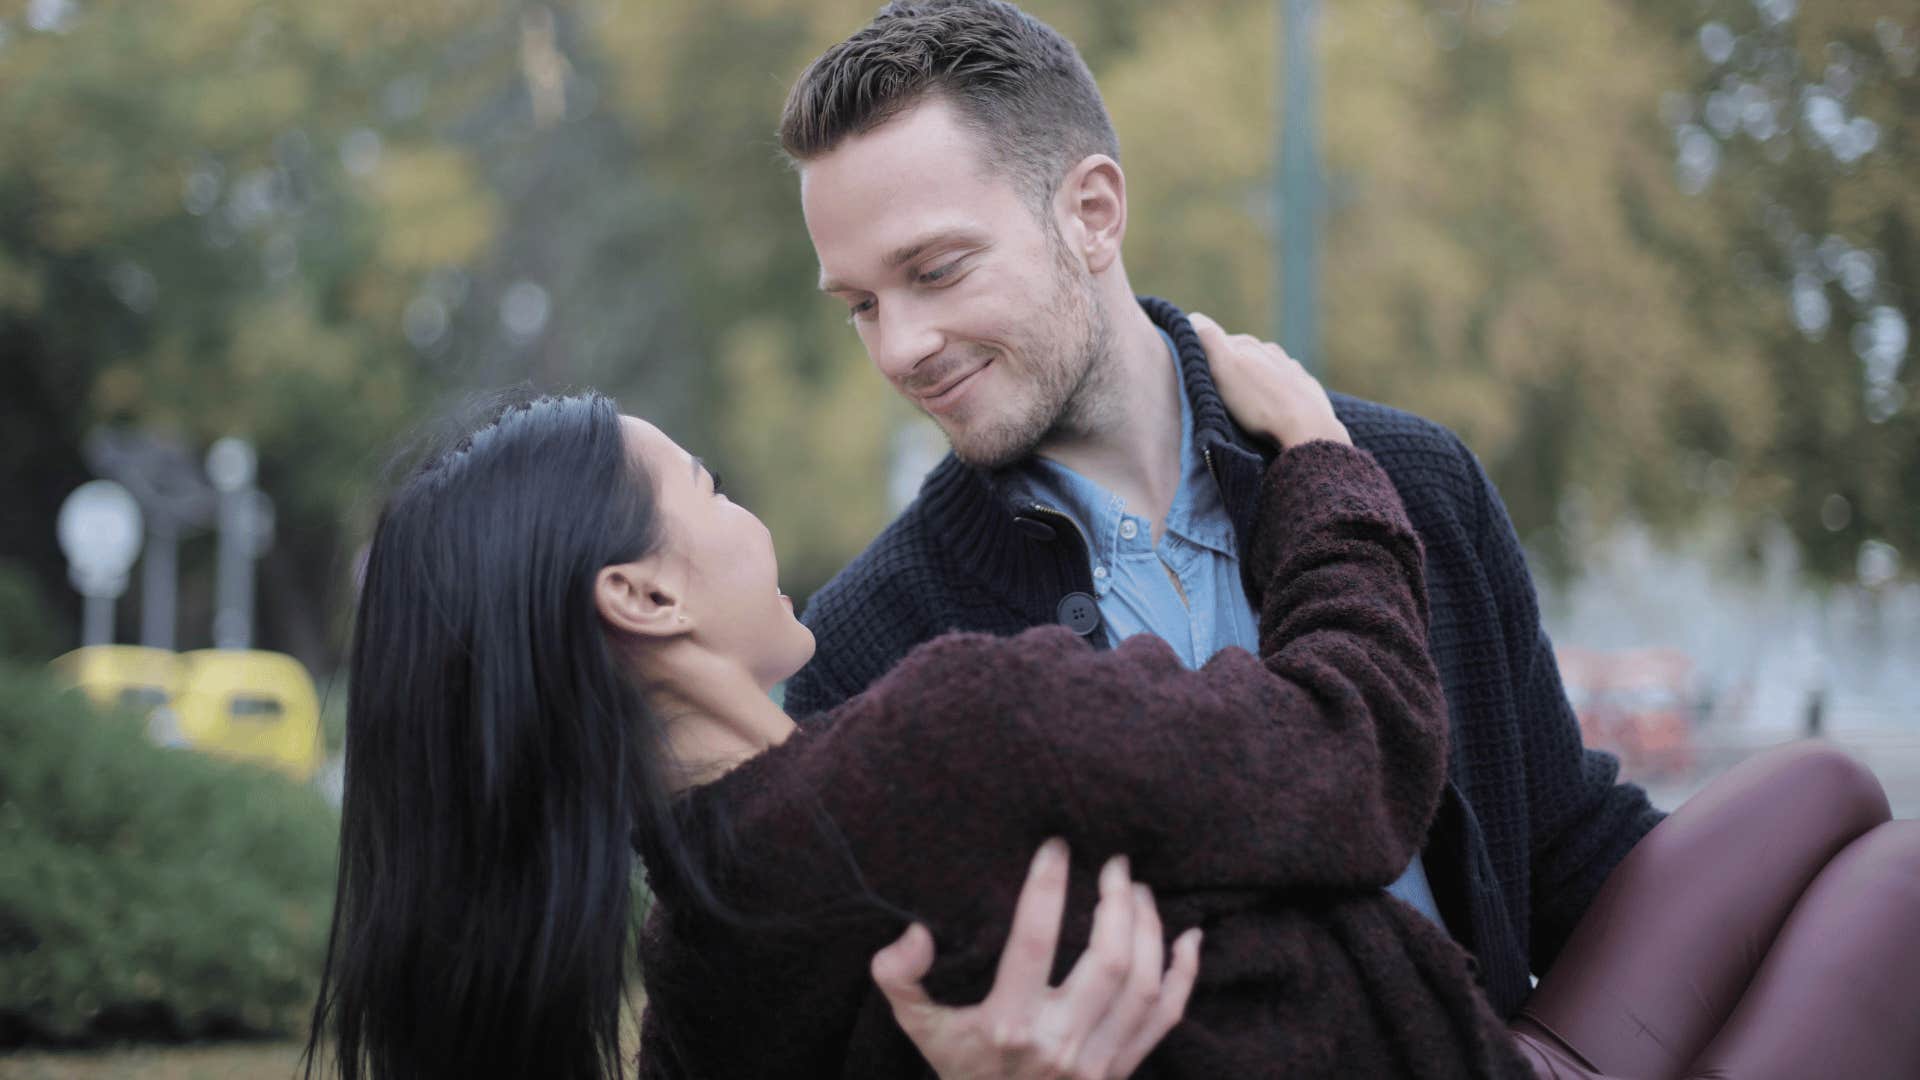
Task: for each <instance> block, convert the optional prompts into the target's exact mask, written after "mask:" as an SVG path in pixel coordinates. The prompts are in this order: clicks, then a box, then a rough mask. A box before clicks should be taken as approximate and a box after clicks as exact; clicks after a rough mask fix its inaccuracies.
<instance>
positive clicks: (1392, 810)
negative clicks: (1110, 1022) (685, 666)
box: [642, 443, 1446, 1076]
mask: <svg viewBox="0 0 1920 1080" xmlns="http://www.w3.org/2000/svg"><path fill="white" fill-rule="evenodd" d="M1266 483H1267V488H1266V491H1265V493H1264V497H1263V499H1262V501H1261V515H1262V516H1261V519H1260V521H1259V523H1258V525H1257V527H1256V529H1255V532H1254V542H1253V544H1252V549H1251V550H1250V551H1248V552H1245V553H1244V557H1245V558H1247V559H1249V560H1250V562H1249V564H1248V569H1249V573H1250V576H1251V580H1252V581H1253V582H1254V585H1255V588H1256V589H1257V590H1258V591H1259V593H1260V596H1259V598H1258V599H1259V601H1260V603H1261V609H1262V614H1261V623H1260V629H1261V635H1260V636H1261V652H1262V656H1261V657H1260V658H1258V659H1256V658H1255V657H1253V656H1252V655H1250V654H1248V653H1246V652H1244V651H1241V650H1228V651H1226V652H1224V653H1222V654H1221V655H1220V656H1218V657H1216V658H1215V659H1214V660H1213V661H1212V662H1210V663H1208V664H1207V665H1206V667H1205V668H1203V669H1202V670H1200V671H1197V672H1196V671H1189V670H1187V669H1186V668H1184V667H1183V666H1182V665H1181V664H1180V662H1179V660H1178V658H1177V657H1176V656H1175V655H1174V654H1173V652H1172V650H1171V649H1169V648H1168V647H1167V646H1166V645H1165V643H1163V642H1161V641H1159V640H1158V639H1156V638H1153V637H1151V636H1148V635H1142V636H1139V637H1136V638H1133V639H1130V640H1128V641H1126V642H1124V643H1122V644H1121V646H1120V647H1119V648H1118V649H1115V650H1112V651H1109V652H1101V651H1096V650H1094V649H1092V648H1090V647H1088V646H1087V645H1086V644H1085V643H1084V642H1082V641H1081V640H1080V639H1078V638H1076V637H1074V636H1073V635H1072V634H1071V632H1069V631H1067V630H1066V629H1065V628H1063V627H1045V628H1041V629H1036V630H1032V631H1029V632H1027V633H1025V634H1022V635H1020V636H1018V637H1015V638H997V637H990V636H985V635H950V636H948V637H945V638H941V639H939V640H936V641H933V642H929V643H928V644H926V645H924V646H922V647H920V648H919V649H917V650H915V651H914V652H913V653H912V654H910V655H909V656H908V657H907V659H905V660H904V661H902V662H901V664H900V665H899V666H898V667H896V668H895V670H894V671H893V672H891V673H890V674H888V675H887V676H886V677H884V678H883V679H881V680H880V681H879V682H878V683H876V684H875V685H874V686H873V687H872V688H870V689H869V690H868V691H867V692H865V693H863V694H861V695H858V696H856V697H854V698H852V699H850V700H849V701H848V702H847V703H846V704H844V705H842V706H841V707H840V708H839V709H837V710H835V711H834V713H833V717H832V719H833V722H832V723H830V724H824V725H815V726H812V727H809V728H805V729H802V730H800V731H798V732H796V733H795V734H794V735H793V736H792V737H791V738H789V740H788V741H787V743H786V744H784V745H783V746H780V747H777V748H775V749H774V750H772V751H769V752H768V753H766V754H763V755H761V756H760V757H759V758H756V759H754V760H752V761H749V762H747V763H745V764H743V765H742V766H740V767H739V768H738V769H736V770H734V771H733V772H732V773H729V774H728V775H727V776H725V777H722V778H721V779H720V780H719V781H716V782H715V783H713V784H711V785H708V786H707V787H705V788H702V789H698V790H697V791H696V792H695V793H694V794H695V803H696V805H698V804H701V803H707V804H709V805H719V804H725V805H726V806H727V808H728V809H727V811H726V813H727V815H728V817H729V818H730V820H731V822H732V827H731V833H730V835H734V836H736V837H737V838H738V839H740V840H742V841H745V842H748V843H750V845H751V847H750V848H747V849H742V850H741V852H740V854H741V855H743V856H744V858H743V859H741V860H738V861H734V862H732V863H730V865H731V866H732V868H733V869H732V870H731V871H730V872H729V873H728V875H727V880H726V881H724V882H722V883H721V884H722V885H723V886H724V890H723V891H725V892H726V893H727V894H728V895H729V896H731V897H733V898H735V899H737V900H738V901H739V902H740V903H741V904H742V905H743V907H745V908H748V909H751V910H754V911H757V912H777V913H784V914H787V915H790V916H793V918H791V919H789V920H787V921H786V922H784V923H779V924H778V925H777V926H775V927H772V928H769V929H767V930H764V931H755V932H748V933H726V934H720V935H715V934H713V933H711V932H708V931H705V930H700V929H698V927H700V926H702V925H704V924H703V923H702V922H701V921H700V920H699V919H698V918H697V917H694V916H692V915H689V914H688V913H687V912H686V911H683V912H681V916H682V918H681V920H680V921H679V922H677V923H675V925H674V926H672V927H668V926H666V925H665V924H664V923H662V922H661V921H660V919H659V918H658V917H657V916H658V915H659V912H658V911H656V919H655V920H653V921H652V922H650V923H649V926H650V928H652V929H654V930H657V931H659V933H656V934H655V935H653V936H652V937H647V936H645V935H643V942H652V946H651V948H649V947H648V946H647V945H646V944H643V948H642V953H643V958H644V960H643V967H644V969H645V972H646V978H647V983H648V990H649V993H650V994H653V995H654V996H655V1000H654V1005H653V1008H654V1009H656V1010H664V1011H663V1012H662V1013H661V1015H660V1016H657V1017H655V1020H656V1023H655V1024H654V1026H653V1030H651V1031H649V1032H648V1034H649V1035H650V1036H651V1037H650V1038H648V1039H646V1040H644V1041H645V1042H647V1043H649V1044H650V1045H651V1046H652V1048H653V1050H652V1052H653V1053H654V1060H655V1062H656V1063H658V1064H660V1065H662V1066H663V1067H664V1065H665V1063H667V1062H669V1061H673V1060H694V1061H701V1062H702V1063H703V1068H702V1069H701V1070H695V1071H703V1072H704V1074H706V1075H715V1076H719V1075H753V1074H755V1070H756V1069H757V1068H758V1067H759V1065H758V1064H756V1062H760V1058H764V1057H766V1055H768V1054H771V1055H773V1058H777V1059H778V1060H782V1061H786V1062H788V1063H789V1064H791V1063H793V1062H796V1061H802V1060H803V1059H807V1055H808V1054H809V1053H813V1054H817V1055H821V1057H822V1061H821V1062H820V1068H821V1069H823V1070H824V1069H826V1068H827V1067H828V1066H827V1064H826V1063H827V1062H834V1063H838V1062H841V1061H842V1060H843V1059H844V1060H845V1061H846V1074H847V1075H871V1074H875V1073H876V1069H877V1070H878V1071H879V1072H885V1071H886V1069H884V1068H881V1067H880V1065H878V1064H876V1063H875V1062H869V1061H867V1060H866V1059H865V1058H863V1057H861V1056H860V1054H861V1053H868V1052H872V1053H888V1052H891V1053H900V1054H905V1055H906V1060H911V1059H912V1051H911V1049H910V1047H908V1046H907V1045H906V1044H905V1042H904V1039H902V1038H901V1037H899V1036H898V1034H897V1032H895V1031H893V1029H892V1027H891V1025H890V1023H888V1022H887V1021H886V1016H887V1013H886V1005H885V1002H884V1000H883V999H881V998H880V997H879V996H878V994H877V992H876V991H874V989H873V986H872V983H871V981H870V980H869V979H868V977H867V973H866V963H867V959H868V958H869V957H870V956H871V955H872V953H873V951H874V950H875V949H877V948H879V947H881V946H882V945H885V944H886V943H887V942H888V941H890V940H892V939H893V937H894V936H895V935H897V934H898V933H899V932H900V929H901V928H902V926H903V925H904V923H905V921H906V920H907V919H909V918H911V919H917V920H920V921H923V922H925V923H927V924H928V926H929V927H930V928H931V929H932V930H933V932H934V935H935V937H936V940H937V941H938V944H939V949H938V953H939V960H938V962H937V964H936V966H935V968H934V971H933V972H932V973H931V974H930V976H929V977H928V979H927V986H928V988H929V990H930V991H931V992H932V993H933V994H934V995H935V996H936V997H937V998H938V999H940V1000H943V1001H956V1002H957V1001H969V1000H978V999H979V997H980V996H981V995H982V994H984V992H985V991H986V989H987V987H988V984H989V983H990V981H991V977H992V972H993V970H994V965H995V963H996V961H997V959H998V957H999V954H1000V950H1001V947H1002V946H1003V944H1004V943H1005V941H1006V937H1007V931H1008V927H1009V924H1010V921H1011V917H1012V912H1013V908H1014V902H1015V898H1016V896H1017V894H1018V892H1019V888H1020V885H1021V882H1022V880H1023V878H1024V874H1025V869H1026V866H1027V862H1028V860H1029V859H1030V858H1031V856H1032V854H1033V852H1034V850H1035V848H1036V847H1037V846H1038V845H1039V844H1040V842H1041V841H1042V840H1044V839H1046V838H1047V837H1049V836H1064V837H1066V838H1067V839H1068V840H1069V842H1070V843H1071V845H1072V849H1073V856H1074V858H1073V862H1074V866H1073V872H1072V875H1071V879H1070V903H1069V914H1068V918H1067V923H1066V926H1065V927H1064V929H1063V936H1062V953H1061V955H1060V957H1059V959H1058V966H1057V967H1056V974H1061V973H1063V972H1064V969H1065V967H1066V966H1067V965H1068V964H1070V963H1071V962H1072V961H1073V960H1074V959H1075V958H1076V957H1077V955H1078V953H1079V951H1080V950H1081V949H1082V948H1083V947H1084V945H1085V942H1086V936H1087V929H1088V927H1087V918H1086V915H1087V913H1088V912H1089V911H1090V910H1091V907H1092V904H1091V898H1092V893H1093V879H1094V876H1095V871H1096V870H1097V868H1098V866H1099V863H1100V861H1102V860H1103V859H1104V858H1105V857H1106V856H1107V855H1109V854H1114V853H1120V852H1124V853H1126V854H1128V855H1129V856H1130V857H1131V858H1132V861H1133V870H1134V876H1135V877H1136V878H1137V879H1139V880H1142V881H1144V882H1146V883H1147V884H1149V885H1151V886H1153V887H1154V888H1155V889H1156V890H1157V891H1159V892H1160V894H1161V896H1162V898H1163V901H1164V899H1165V898H1166V897H1167V896H1168V895H1169V894H1171V893H1183V892H1191V893H1214V894H1224V893H1226V892H1227V891H1248V892H1254V893H1268V894H1285V893H1293V892H1300V893H1326V892H1330V891H1375V890H1378V889H1380V888H1382V887H1384V886H1385V885H1387V884H1388V883H1390V882H1392V881H1393V880H1394V879H1395V878H1396V877H1397V876H1398V875H1399V874H1400V873H1401V872H1402V871H1403V870H1404V869H1405V868H1406V865H1407V863H1408V861H1409V860H1410V859H1411V858H1412V856H1413V854H1414V852H1415V851H1416V850H1417V849H1418V847H1419V844H1420V840H1421V838H1422V837H1423V836H1424V833H1425V830H1426V826H1427V823H1428V819H1429V817H1430V816H1431V814H1432V812H1433V808H1434V806H1435V804H1436V803H1437V801H1438V798H1439V790H1440V785H1441V783H1442V777H1443V773H1444V767H1445V766H1444V762H1445V756H1446V755H1445V730H1446V724H1445V710H1444V705H1443V703H1442V698H1441V695H1440V687H1439V684H1438V678H1437V676H1436V674H1435V672H1434V668H1433V665H1432V662H1431V661H1430V660H1429V658H1428V656H1427V652H1426V647H1425V633H1424V627H1425V620H1426V610H1425V597H1424V592H1423V587H1422V581H1421V552H1420V547H1419V544H1418V541H1417V540H1416V539H1415V538H1414V535H1413V532H1412V530H1411V528H1410V526H1409V525H1408V523H1407V521H1406V519H1405V514H1404V511H1403V510H1402V508H1401V506H1400V503H1399V499H1398V496H1397V495H1396V494H1395V492H1394V490H1393V487H1392V485H1391V483H1390V482H1389V481H1388V480H1387V478H1386V476H1385V474H1384V473H1382V472H1381V471H1380V470H1379V468H1378V467H1377V466H1376V465H1375V464H1374V463H1373V461H1372V459H1371V457H1370V456H1369V455H1367V454H1366V453H1364V452H1362V451H1357V450H1354V449H1351V448H1349V447H1345V446H1339V445H1335V444H1330V443H1314V444H1308V445H1307V446H1304V447H1300V448H1296V449H1294V450H1290V451H1288V452H1287V453H1285V454H1282V455H1281V456H1280V457H1279V458H1278V459H1277V460H1276V461H1275V463H1274V465H1273V466H1272V468H1271V469H1270V471H1269V473H1268V476H1267V479H1266ZM849 869H851V870H853V871H854V873H853V874H852V875H851V876H850V875H849V874H848V872H847V871H848V870H849ZM849 890H851V892H850V891H849ZM876 901H877V902H876ZM1176 922H1177V920H1176ZM1182 928H1183V927H1181V926H1179V925H1170V926H1169V930H1170V931H1174V932H1177V931H1178V930H1180V929H1182ZM716 972H736V973H740V974H739V978H736V979H733V980H731V981H729V980H725V979H720V978H719V977H718V976H717V975H716ZM747 973H750V975H749V974H747ZM743 980H744V981H743ZM796 997H797V998H800V999H805V1000H807V1001H809V1002H810V1004H809V1005H808V1006H807V1008H806V1009H803V1010H802V1012H803V1013H804V1014H805V1017H804V1018H802V1017H799V1016H793V1017H788V1015H787V1013H788V1012H790V1011H791V1010H792V1008H793V1007H794V1006H793V1002H794V1001H795V1000H796ZM782 1010H787V1011H786V1012H783V1011H782ZM667 1013H671V1014H672V1015H671V1016H668V1015H667ZM847 1015H858V1016H859V1017H861V1018H862V1023H863V1024H864V1023H867V1022H868V1021H871V1022H872V1023H873V1024H875V1025H878V1028H880V1029H884V1030H885V1031H886V1032H889V1033H890V1034H888V1035H887V1036H886V1037H885V1038H873V1039H869V1038H865V1037H861V1036H859V1035H858V1034H857V1033H856V1034H855V1035H854V1036H846V1035H845V1034H844V1033H842V1034H834V1032H840V1031H841V1029H840V1028H839V1027H837V1026H835V1025H836V1024H838V1023H841V1022H843V1018H844V1016H847ZM774 1017H784V1018H785V1019H781V1020H779V1021H778V1022H775V1021H774V1019H773V1018H774ZM831 1017H838V1018H842V1019H841V1020H836V1021H835V1023H834V1024H828V1023H827V1018H831ZM723 1021H724V1022H723ZM742 1025H744V1026H746V1027H753V1028H755V1029H756V1030H760V1031H761V1034H762V1036H763V1037H762V1038H761V1039H760V1040H759V1042H756V1043H754V1045H755V1046H759V1045H760V1044H761V1043H766V1044H767V1045H766V1047H764V1048H763V1049H764V1053H762V1052H761V1051H760V1050H756V1051H754V1053H755V1054H760V1058H756V1057H754V1055H753V1054H750V1053H748V1051H747V1049H745V1047H746V1043H745V1042H743V1041H742V1040H741V1039H739V1038H738V1037H737V1036H734V1035H729V1034H727V1033H728V1032H733V1031H735V1030H736V1029H738V1028H740V1027H741V1026H742ZM709 1029H712V1030H711V1031H710V1030H709ZM669 1030H672V1031H675V1032H677V1033H679V1037H680V1038H681V1039H682V1040H683V1041H684V1042H685V1045H684V1046H682V1047H681V1048H680V1049H682V1050H684V1051H685V1054H680V1055H677V1056H676V1055H670V1054H668V1053H667V1052H666V1051H665V1050H662V1049H660V1048H661V1047H662V1046H663V1045H664V1042H665V1040H664V1034H663V1033H665V1032H667V1031H669ZM862 1030H865V1029H864V1028H863V1029H862ZM714 1031H717V1032H719V1033H720V1034H715V1035H713V1037H712V1038H711V1039H706V1035H708V1034H713V1032H714ZM769 1032H771V1033H772V1034H769ZM703 1033H705V1034H703ZM776 1035H777V1036H778V1037H777V1038H776ZM845 1038H851V1044H848V1043H845V1042H842V1041H841V1040H842V1039H845ZM702 1039H706V1041H701V1040H702ZM749 1041H751V1040H749ZM816 1044H817V1045H816ZM849 1045H851V1047H853V1049H851V1050H850V1049H849ZM889 1048H890V1049H889ZM856 1051H857V1052H856ZM848 1054H852V1055H853V1056H852V1057H847V1055H848ZM645 1056H646V1055H645V1054H644V1053H643V1059H644V1057H645ZM735 1059H739V1060H738V1061H736V1060H735ZM749 1059H751V1060H749ZM856 1059H858V1060H857V1062H856ZM769 1060H771V1059H769ZM729 1062H732V1063H733V1064H728V1063H729ZM760 1063H763V1062H760ZM869 1065H873V1066H874V1068H868V1066H869ZM795 1067H796V1068H797V1067H798V1066H795ZM809 1067H811V1066H809ZM834 1067H835V1068H837V1067H838V1065H837V1064H836V1065H835V1066H834ZM668 1071H671V1070H668Z"/></svg>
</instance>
